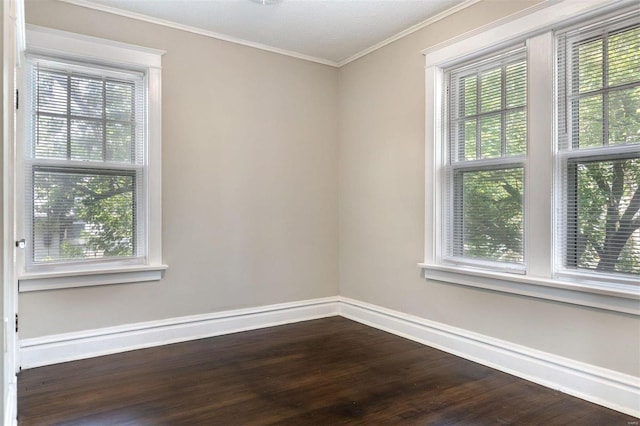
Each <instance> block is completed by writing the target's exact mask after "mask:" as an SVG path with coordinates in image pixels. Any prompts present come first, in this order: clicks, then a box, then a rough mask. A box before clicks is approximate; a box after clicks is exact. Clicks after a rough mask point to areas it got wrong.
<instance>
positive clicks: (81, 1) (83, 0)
mask: <svg viewBox="0 0 640 426" xmlns="http://www.w3.org/2000/svg"><path fill="white" fill-rule="evenodd" d="M59 1H61V2H64V3H69V4H73V5H76V6H80V7H85V8H87V9H93V10H98V11H100V12H106V13H111V14H113V15H118V16H124V17H125V18H131V19H136V20H138V21H143V22H149V23H151V24H156V25H162V26H163V27H168V28H173V29H175V30H181V31H186V32H188V33H192V34H198V35H201V36H205V37H211V38H215V39H217V40H222V41H228V42H230V43H235V44H240V45H242V46H247V47H253V48H254V49H260V50H265V51H267V52H272V53H278V54H280V55H284V56H290V57H292V58H296V59H302V60H304V61H309V62H316V63H318V64H323V65H329V66H332V67H337V66H338V64H337V63H336V62H334V61H330V60H328V59H323V58H317V57H315V56H310V55H305V54H303V53H298V52H293V51H291V50H286V49H280V48H277V47H273V46H268V45H266V44H262V43H256V42H253V41H248V40H243V39H241V38H237V37H232V36H228V35H225V34H221V33H216V32H213V31H207V30H203V29H201V28H196V27H192V26H190V25H183V24H178V23H177V22H172V21H167V20H165V19H160V18H154V17H152V16H149V15H144V14H142V13H136V12H129V11H126V10H122V9H118V8H116V7H111V6H105V5H102V4H96V3H92V2H90V1H87V0H59Z"/></svg>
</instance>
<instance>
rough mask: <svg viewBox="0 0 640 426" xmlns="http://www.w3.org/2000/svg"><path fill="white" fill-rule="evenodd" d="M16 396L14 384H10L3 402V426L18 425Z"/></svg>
mask: <svg viewBox="0 0 640 426" xmlns="http://www.w3.org/2000/svg"><path fill="white" fill-rule="evenodd" d="M5 386H6V384H5ZM17 408H18V395H17V390H16V384H15V383H10V384H9V389H8V390H7V398H6V399H5V401H4V423H3V424H4V425H5V426H17V425H18V412H17Z"/></svg>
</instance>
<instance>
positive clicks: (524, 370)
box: [20, 296, 640, 416]
mask: <svg viewBox="0 0 640 426" xmlns="http://www.w3.org/2000/svg"><path fill="white" fill-rule="evenodd" d="M336 315H340V316H343V317H345V318H348V319H351V320H354V321H357V322H360V323H363V324H366V325H368V326H371V327H374V328H377V329H380V330H384V331H387V332H390V333H392V334H395V335H398V336H401V337H405V338H407V339H411V340H414V341H416V342H419V343H422V344H424V345H427V346H430V347H433V348H436V349H440V350H443V351H445V352H448V353H451V354H453V355H456V356H459V357H462V358H465V359H469V360H471V361H474V362H477V363H480V364H482V365H486V366H488V367H491V368H494V369H496V370H500V371H504V372H506V373H509V374H512V375H514V376H517V377H520V378H523V379H525V380H529V381H531V382H534V383H538V384H540V385H543V386H546V387H549V388H551V389H556V390H559V391H561V392H564V393H567V394H569V395H572V396H575V397H578V398H581V399H584V400H587V401H590V402H593V403H596V404H599V405H602V406H605V407H608V408H611V409H614V410H617V411H621V412H623V413H627V414H630V415H634V416H640V380H639V378H637V377H634V376H630V375H627V374H623V373H620V372H617V371H613V370H609V369H606V368H602V367H597V366H594V365H590V364H586V363H582V362H579V361H575V360H571V359H568V358H564V357H560V356H557V355H553V354H550V353H546V352H542V351H538V350H535V349H532V348H528V347H525V346H521V345H517V344H515V343H511V342H508V341H505V340H500V339H496V338H493V337H489V336H486V335H482V334H479V333H474V332H471V331H468V330H464V329H461V328H456V327H452V326H449V325H446V324H442V323H438V322H435V321H430V320H427V319H425V318H420V317H417V316H413V315H409V314H405V313H402V312H398V311H394V310H391V309H387V308H383V307H380V306H376V305H371V304H368V303H365V302H360V301H357V300H353V299H350V298H346V297H340V296H334V297H326V298H320V299H311V300H304V301H299V302H290V303H281V304H276V305H268V306H261V307H256V308H246V309H236V310H231V311H223V312H216V313H212V314H203V315H193V316H187V317H179V318H171V319H166V320H159V321H149V322H144V323H137V324H127V325H122V326H116V327H108V328H101V329H94V330H86V331H81V332H74V333H64V334H58V335H51V336H44V337H36V338H31V339H24V340H21V341H20V353H21V358H20V359H21V363H22V365H21V368H24V369H26V368H34V367H39V366H43V365H50V364H56V363H60V362H66V361H73V360H79V359H86V358H92V357H96V356H102V355H108V354H113V353H119V352H125V351H130V350H136V349H143V348H148V347H154V346H160V345H166V344H171V343H177V342H184V341H189V340H195V339H202V338H207V337H213V336H219V335H224V334H230V333H236V332H241V331H247V330H254V329H259V328H265V327H272V326H277V325H282V324H289V323H295V322H300V321H307V320H311V319H317V318H325V317H331V316H336Z"/></svg>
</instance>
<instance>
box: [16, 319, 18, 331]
mask: <svg viewBox="0 0 640 426" xmlns="http://www.w3.org/2000/svg"><path fill="white" fill-rule="evenodd" d="M17 332H18V314H16V333H17Z"/></svg>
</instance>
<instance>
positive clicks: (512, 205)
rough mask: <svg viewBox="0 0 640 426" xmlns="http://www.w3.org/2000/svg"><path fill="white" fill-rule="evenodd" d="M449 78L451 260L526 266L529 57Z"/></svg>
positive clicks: (499, 58)
mask: <svg viewBox="0 0 640 426" xmlns="http://www.w3.org/2000/svg"><path fill="white" fill-rule="evenodd" d="M446 77H447V82H448V85H447V104H448V107H447V119H448V150H447V151H448V166H447V182H448V187H447V190H446V191H445V205H446V206H447V215H446V220H445V226H446V230H445V234H446V247H447V249H446V253H447V255H448V256H449V257H451V258H455V259H457V260H459V261H460V260H462V261H465V260H466V261H470V262H474V263H475V262H486V264H487V265H489V264H491V265H494V264H495V263H498V264H500V263H502V264H505V265H506V264H523V262H524V250H523V243H524V242H523V239H524V212H523V195H524V166H523V164H524V157H525V155H526V149H527V148H526V145H527V134H526V129H527V125H526V123H527V117H526V103H527V84H526V83H527V64H526V51H525V49H524V48H519V49H516V50H513V51H510V52H508V53H504V54H499V55H493V56H491V57H488V58H483V59H481V60H479V61H475V62H472V63H467V64H464V65H462V66H459V67H455V68H453V69H451V70H448V71H447V72H446ZM498 267H499V266H498Z"/></svg>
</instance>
